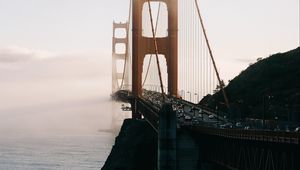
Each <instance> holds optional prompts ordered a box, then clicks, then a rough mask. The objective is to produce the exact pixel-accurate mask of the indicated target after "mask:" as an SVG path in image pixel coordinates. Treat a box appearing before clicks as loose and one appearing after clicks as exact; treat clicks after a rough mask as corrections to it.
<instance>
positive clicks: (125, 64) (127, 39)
mask: <svg viewBox="0 0 300 170" xmlns="http://www.w3.org/2000/svg"><path fill="white" fill-rule="evenodd" d="M131 7H132V0H130V2H129V12H128V21H127V25H126V34H127V37H126V45H127V49H126V53H125V61H124V67H123V75H122V81H121V87H119V89H122V88H123V85H124V78H125V72H126V67H127V60H128V59H129V50H130V47H129V24H130V22H131ZM117 84H118V83H117ZM118 86H119V84H118Z"/></svg>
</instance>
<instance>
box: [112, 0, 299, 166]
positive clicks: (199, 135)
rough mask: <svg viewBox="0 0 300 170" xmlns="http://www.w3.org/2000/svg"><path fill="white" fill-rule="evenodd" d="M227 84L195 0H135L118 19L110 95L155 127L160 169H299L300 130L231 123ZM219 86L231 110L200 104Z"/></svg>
mask: <svg viewBox="0 0 300 170" xmlns="http://www.w3.org/2000/svg"><path fill="white" fill-rule="evenodd" d="M203 8H204V7H203ZM224 86H225V84H224V82H223V80H222V79H221V77H220V74H219V72H218V69H217V63H216V61H215V58H214V53H213V49H212V48H211V46H210V43H209V39H208V34H207V32H206V29H205V25H204V20H203V18H202V15H201V10H200V4H199V2H198V1H197V0H160V1H157V0H131V1H130V7H129V12H128V20H127V22H125V23H116V22H114V23H113V38H112V96H113V98H114V99H116V100H120V101H123V102H127V103H130V104H131V111H132V118H133V119H145V120H146V121H147V122H148V123H149V124H150V125H151V126H152V127H153V130H155V131H156V132H157V134H158V140H159V141H158V143H159V146H158V153H159V155H158V169H160V170H165V169H168V170H173V169H179V170H180V169H184V170H188V169H191V170H192V169H202V163H203V162H205V161H207V162H211V163H214V164H218V165H219V166H221V167H223V168H224V169H231V170H237V169H241V170H277V169H278V170H296V169H300V164H299V163H300V162H299V158H300V153H299V152H300V147H299V142H300V136H299V133H293V132H290V133H286V132H275V131H269V130H267V129H249V128H247V127H243V126H240V125H238V124H234V123H232V122H233V121H232V120H230V117H229V116H228V115H230V104H229V103H230V101H229V100H228V98H227V94H226V92H225V90H224ZM215 92H220V93H222V94H223V103H224V106H225V107H227V110H228V113H220V112H219V111H217V110H216V109H211V108H207V107H206V106H205V105H201V104H200V103H199V102H200V100H201V99H202V98H203V97H205V96H206V95H208V94H213V93H215Z"/></svg>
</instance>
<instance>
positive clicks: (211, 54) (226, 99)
mask: <svg viewBox="0 0 300 170" xmlns="http://www.w3.org/2000/svg"><path fill="white" fill-rule="evenodd" d="M195 5H196V8H197V12H198V17H199V19H200V23H201V26H202V31H203V34H204V37H205V40H206V45H207V47H208V50H209V55H210V58H211V61H212V63H213V66H214V69H215V72H216V75H217V78H218V81H219V84H220V88H221V90H222V93H223V96H224V100H225V104H226V106H227V108H228V109H230V106H229V101H228V98H227V95H226V92H225V90H224V87H223V86H224V83H223V82H222V81H221V78H220V75H219V72H218V69H217V66H216V62H215V59H214V57H213V53H212V50H211V48H210V44H209V42H208V38H207V34H206V31H205V28H204V23H203V20H202V17H201V13H200V8H199V5H198V1H197V0H195Z"/></svg>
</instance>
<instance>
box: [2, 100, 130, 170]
mask: <svg viewBox="0 0 300 170" xmlns="http://www.w3.org/2000/svg"><path fill="white" fill-rule="evenodd" d="M96 103H97V102H95V103H94V104H91V105H86V104H85V105H84V106H80V107H75V106H74V107H75V108H74V109H71V110H72V111H71V110H68V112H65V111H61V110H56V113H52V114H49V113H45V112H44V113H41V114H36V113H27V114H25V115H23V114H21V115H19V114H13V113H12V114H9V115H4V114H2V116H3V119H1V120H0V123H1V125H0V129H1V130H0V169H1V170H19V169H20V170H21V169H22V170H27V169H28V170H35V169H43V170H44V169H45V170H46V169H51V170H52V169H63V170H64V169H72V170H73V169H74V170H76V169H78V170H82V169H84V170H94V169H95V170H96V169H100V168H101V167H102V166H103V165H104V163H105V160H106V158H107V156H108V155H109V153H110V150H111V148H112V145H113V144H114V140H115V136H116V135H117V134H116V133H112V132H105V131H107V130H110V129H111V128H112V126H111V125H112V124H113V125H114V127H113V128H117V130H118V129H119V128H120V126H121V123H122V120H123V119H124V117H123V116H125V114H124V112H123V113H122V112H121V111H120V110H121V109H120V104H119V103H113V102H110V101H106V102H103V101H102V102H100V101H99V104H96ZM104 106H106V107H104ZM97 107H100V108H102V109H103V112H106V114H103V113H101V112H99V110H100V109H97ZM87 108H90V109H91V110H94V111H93V112H91V113H89V114H87V113H84V112H82V111H83V110H85V111H87V110H88V109H87ZM104 108H111V110H110V111H108V110H109V109H108V110H106V109H104ZM80 112H81V113H80ZM113 112H115V113H118V114H113ZM70 113H72V116H71V115H70ZM107 114H111V115H109V116H107ZM116 115H117V116H118V117H119V119H118V120H115V121H116V122H113V120H112V117H113V116H116ZM101 116H102V117H101ZM51 117H52V118H51ZM109 117H110V118H109ZM53 118H54V120H55V121H53V120H51V119H53ZM10 119H13V120H10ZM103 119H104V120H103ZM4 120H5V121H6V122H5V121H4ZM19 120H21V121H19ZM101 120H102V121H106V122H107V123H106V124H104V123H103V122H102V123H101ZM54 122H55V123H54ZM29 123H30V124H29ZM97 123H98V125H97ZM42 124H44V126H42ZM28 125H30V126H28Z"/></svg>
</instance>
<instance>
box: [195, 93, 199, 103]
mask: <svg viewBox="0 0 300 170" xmlns="http://www.w3.org/2000/svg"><path fill="white" fill-rule="evenodd" d="M195 96H197V104H198V103H199V95H198V93H195Z"/></svg>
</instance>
